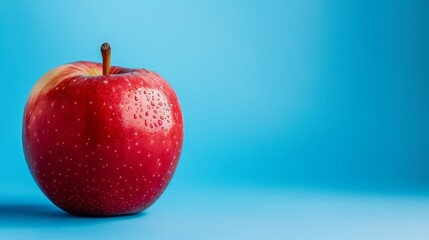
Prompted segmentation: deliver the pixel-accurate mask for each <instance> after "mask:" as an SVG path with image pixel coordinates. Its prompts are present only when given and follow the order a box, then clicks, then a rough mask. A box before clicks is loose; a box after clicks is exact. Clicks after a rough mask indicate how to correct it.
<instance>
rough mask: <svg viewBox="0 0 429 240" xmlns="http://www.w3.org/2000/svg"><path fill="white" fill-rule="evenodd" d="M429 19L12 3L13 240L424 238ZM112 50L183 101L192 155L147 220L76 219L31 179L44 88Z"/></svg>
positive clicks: (7, 123)
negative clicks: (27, 153) (35, 102)
mask: <svg viewBox="0 0 429 240" xmlns="http://www.w3.org/2000/svg"><path fill="white" fill-rule="evenodd" d="M428 10H429V3H428V2H427V1H423V0H422V1H382V0H376V1H366V0H364V1H354V2H353V1H335V0H331V1H329V0H318V1H310V0H304V1H292V0H290V1H274V0H267V1H244V0H229V1H226V0H217V1H192V0H185V1H171V0H170V1H168V0H166V1H151V2H149V1H137V0H136V1H125V0H123V1H116V2H115V1H83V0H76V1H61V2H60V1H23V0H18V1H1V2H0V72H1V75H0V76H1V77H0V80H1V87H0V101H1V102H2V104H1V112H2V114H1V117H0V133H1V134H0V152H2V155H1V157H0V237H1V236H2V234H4V236H7V237H10V238H12V237H23V238H26V237H29V236H32V237H34V238H37V237H40V238H45V237H53V238H58V237H60V236H62V237H64V236H68V237H71V236H80V237H84V236H87V237H95V236H100V235H102V234H108V235H107V236H111V237H112V236H123V235H124V234H129V237H134V238H144V239H151V238H158V239H159V238H161V239H162V238H167V239H168V238H170V239H171V237H172V236H174V237H175V238H178V239H193V238H195V239H211V238H213V239H239V238H243V239H250V238H255V239H260V238H265V237H266V238H269V239H276V238H279V239H285V238H286V237H292V238H294V239H308V238H313V239H314V238H318V239H325V238H329V239H335V238H336V237H338V238H344V237H346V238H347V239H354V237H355V238H356V239H359V236H361V237H362V236H365V239H371V238H372V237H373V238H374V239H377V238H380V237H381V238H386V237H388V238H390V239H393V238H398V239H400V238H401V237H405V236H408V237H410V235H407V233H408V234H410V232H412V233H411V234H413V235H412V236H413V237H412V238H414V239H417V238H419V237H423V236H427V234H428V233H429V230H426V229H427V224H426V227H425V224H424V223H427V219H429V207H428V206H429V204H428V203H429V197H428V196H429V195H428V194H427V192H428V191H427V190H428V189H429V125H428V123H429V44H428V43H429V26H428V25H429V24H428V23H429V15H428V14H427V13H428ZM105 41H108V42H109V43H110V44H111V46H112V64H113V65H118V66H124V67H130V68H141V67H144V68H147V69H151V70H155V71H157V72H158V73H160V74H161V75H162V76H164V78H166V79H167V80H168V81H169V82H170V84H171V85H172V86H173V88H174V89H175V90H176V93H177V95H178V96H179V99H180V101H181V105H182V110H183V113H184V118H185V142H184V147H183V154H182V157H181V161H180V164H179V167H178V169H177V172H176V175H175V177H174V179H173V181H172V183H171V185H170V186H169V188H168V189H167V191H166V192H165V194H164V195H163V196H162V197H161V199H160V200H159V201H158V202H157V203H156V204H155V205H154V206H153V207H152V208H150V209H149V210H148V211H147V212H146V213H144V214H141V215H137V216H132V217H124V218H110V219H82V218H75V217H70V216H68V215H66V214H63V213H62V212H61V211H59V210H57V209H56V208H55V207H53V206H52V205H51V204H50V203H49V202H48V201H47V200H46V199H45V198H44V196H43V195H42V194H41V193H40V191H39V190H38V189H37V186H36V184H35V183H34V182H33V180H32V178H31V176H30V173H29V171H28V170H27V167H26V164H25V160H24V156H23V152H22V145H21V121H22V114H23V108H24V104H25V101H26V98H27V96H28V94H29V92H30V90H31V88H32V86H33V85H34V83H35V82H36V81H37V80H38V79H39V78H40V77H41V76H42V75H43V74H44V73H45V72H47V71H48V70H50V69H52V68H54V67H57V66H59V65H61V64H64V63H68V62H73V61H78V60H88V61H100V60H101V56H100V53H99V47H100V44H101V43H102V42H105ZM124 226H127V228H129V229H130V230H129V231H128V232H126V233H124V232H122V230H121V229H123V227H124ZM309 229H310V231H309ZM358 233H359V234H358ZM115 234H117V235H115ZM119 234H120V235H119ZM312 234H313V235H312Z"/></svg>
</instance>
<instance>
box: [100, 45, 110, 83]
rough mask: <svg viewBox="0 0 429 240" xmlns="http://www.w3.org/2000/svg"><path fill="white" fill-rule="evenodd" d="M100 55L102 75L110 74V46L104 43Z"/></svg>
mask: <svg viewBox="0 0 429 240" xmlns="http://www.w3.org/2000/svg"><path fill="white" fill-rule="evenodd" d="M100 51H101V55H102V56H103V75H109V74H110V45H109V44H108V43H107V42H105V43H103V45H101V49H100Z"/></svg>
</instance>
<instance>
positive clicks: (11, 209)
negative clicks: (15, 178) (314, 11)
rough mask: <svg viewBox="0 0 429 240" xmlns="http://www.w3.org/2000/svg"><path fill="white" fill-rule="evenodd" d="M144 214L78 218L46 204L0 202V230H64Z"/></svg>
mask: <svg viewBox="0 0 429 240" xmlns="http://www.w3.org/2000/svg"><path fill="white" fill-rule="evenodd" d="M144 215H146V213H144V212H143V213H138V214H133V215H124V216H115V217H79V216H75V215H71V214H69V213H66V212H64V211H62V210H61V209H59V208H57V207H55V206H53V205H48V204H27V203H4V202H0V228H44V227H46V228H53V227H54V228H55V227H58V228H64V227H67V226H73V227H76V226H90V225H96V224H106V223H109V222H113V221H123V220H131V219H135V218H139V217H142V216H144Z"/></svg>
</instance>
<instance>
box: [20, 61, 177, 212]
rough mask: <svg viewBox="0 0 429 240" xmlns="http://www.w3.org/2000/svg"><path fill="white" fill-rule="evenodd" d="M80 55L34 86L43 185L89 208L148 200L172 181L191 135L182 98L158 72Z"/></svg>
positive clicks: (32, 128)
mask: <svg viewBox="0 0 429 240" xmlns="http://www.w3.org/2000/svg"><path fill="white" fill-rule="evenodd" d="M102 74H103V73H102V65H101V64H99V63H93V62H75V63H70V64H66V65H63V66H60V67H58V68H56V69H53V70H52V71H50V72H48V73H47V74H46V75H45V76H43V77H42V78H41V79H40V80H39V81H38V83H37V84H36V85H35V86H34V88H33V90H32V92H31V94H30V96H29V98H28V100H27V104H26V106H25V110H24V119H23V147H24V153H25V157H26V161H27V165H28V167H29V169H30V171H31V174H32V176H33V178H34V179H35V181H36V183H37V184H38V186H39V187H40V189H41V190H42V191H43V193H44V194H45V195H46V196H47V197H48V198H49V199H50V200H51V201H52V202H53V203H54V204H55V205H56V206H58V207H59V208H61V209H63V210H65V211H67V212H69V213H71V214H74V215H82V216H114V215H124V214H133V213H138V212H141V211H143V210H145V209H146V208H148V207H149V206H150V205H151V204H152V203H154V202H155V201H156V200H157V199H158V198H159V197H160V195H161V194H162V192H163V191H164V189H165V188H166V187H167V185H168V183H169V182H170V180H171V178H172V176H173V173H174V171H175V169H176V166H177V164H178V161H179V157H180V153H181V149H182V143H183V119H182V111H181V108H180V105H179V102H178V98H177V96H176V94H175V92H174V91H173V89H172V88H171V86H170V85H169V84H168V83H167V82H166V81H165V80H164V79H163V78H162V77H161V76H159V75H158V74H157V73H155V72H151V71H148V70H145V69H127V68H120V67H114V66H112V67H111V71H110V75H102Z"/></svg>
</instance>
